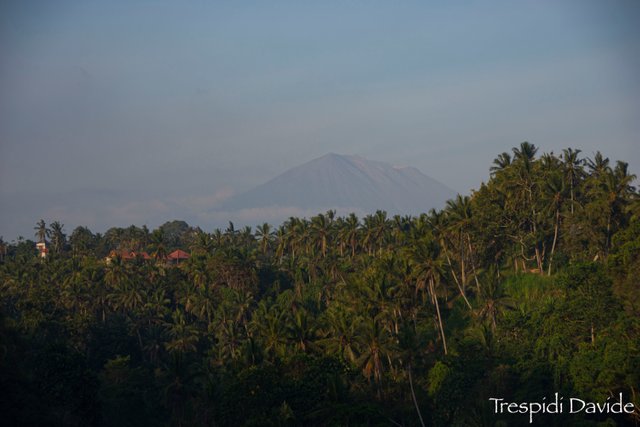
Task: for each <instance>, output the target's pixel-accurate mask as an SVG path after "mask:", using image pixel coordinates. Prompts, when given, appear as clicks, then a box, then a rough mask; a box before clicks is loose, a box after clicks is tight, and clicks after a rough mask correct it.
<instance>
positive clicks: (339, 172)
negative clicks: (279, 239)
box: [218, 153, 455, 214]
mask: <svg viewBox="0 0 640 427" xmlns="http://www.w3.org/2000/svg"><path fill="white" fill-rule="evenodd" d="M454 196H455V192H454V191H453V190H451V189H449V188H448V187H446V186H445V185H443V184H441V183H440V182H438V181H436V180H435V179H433V178H430V177H428V176H426V175H424V174H423V173H421V172H420V171H419V170H417V169H415V168H411V167H403V168H399V167H394V166H391V165H390V164H387V163H383V162H375V161H370V160H366V159H364V158H362V157H358V156H346V155H339V154H333V153H331V154H327V155H325V156H323V157H320V158H317V159H314V160H311V161H310V162H308V163H305V164H303V165H301V166H298V167H295V168H293V169H289V170H288V171H286V172H284V173H283V174H281V175H278V176H277V177H275V178H273V179H272V180H270V181H268V182H266V183H264V184H262V185H260V186H258V187H256V188H254V189H252V190H249V191H247V192H245V193H242V194H239V195H238V196H235V197H233V198H231V199H229V200H227V201H226V202H225V203H224V204H223V205H222V206H220V207H219V209H218V210H223V211H238V210H242V209H255V208H266V207H281V208H283V207H296V208H300V209H304V210H307V211H308V210H314V209H316V210H317V211H318V212H320V211H321V210H326V209H336V210H337V211H338V212H344V211H354V212H359V213H370V212H375V211H376V210H378V209H382V210H386V211H387V212H389V213H390V214H396V213H398V214H419V213H421V212H426V211H428V210H429V209H430V208H442V207H443V206H444V204H445V202H446V200H448V199H450V198H452V197H454Z"/></svg>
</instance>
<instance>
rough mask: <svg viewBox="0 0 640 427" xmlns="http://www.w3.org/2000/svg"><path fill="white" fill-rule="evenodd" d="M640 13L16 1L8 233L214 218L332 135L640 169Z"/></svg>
mask: <svg viewBox="0 0 640 427" xmlns="http://www.w3.org/2000/svg"><path fill="white" fill-rule="evenodd" d="M638 22H640V2H637V1H626V2H625V1H600V0H597V1H585V0H579V1H530V2H522V1H518V2H514V1H504V2H487V1H477V2H475V1H468V2H448V1H447V2H445V1H439V2H424V1H416V2H410V1H403V2H397V1H384V2H383V1H336V2H330V1H279V0H276V1H255V2H248V1H247V2H244V1H242V2H239V1H229V2H222V1H215V2H213V1H191V2H187V1H130V0H129V1H113V0H109V1H87V0H83V1H55V2H53V1H25V0H16V1H3V2H0V235H3V236H4V238H5V240H11V239H14V238H16V237H17V236H18V235H19V234H22V235H24V236H25V237H27V238H33V233H34V232H33V227H34V225H35V222H36V221H37V220H39V219H40V218H44V219H45V220H46V221H47V222H50V221H52V220H56V219H57V220H60V221H61V222H62V223H64V224H66V227H65V228H66V230H67V232H69V233H70V232H71V230H72V229H73V227H75V226H77V225H87V226H89V227H90V228H91V229H92V230H94V231H100V232H103V231H105V229H106V228H107V227H108V226H127V225H130V224H132V223H134V224H137V225H142V224H144V223H147V224H148V225H149V226H151V227H154V226H157V225H159V224H160V223H162V222H164V221H166V220H171V219H174V218H184V219H187V220H189V221H190V222H193V223H194V225H203V226H205V227H208V226H211V225H212V224H211V218H208V217H207V216H206V215H205V214H203V212H208V211H210V209H211V207H212V206H215V203H216V202H217V201H218V200H220V199H222V198H224V197H227V196H228V195H229V194H232V193H234V192H236V193H237V192H240V191H243V190H246V189H248V188H251V187H253V186H255V185H257V184H260V183H262V182H264V181H265V180H267V179H269V178H271V177H273V176H275V175H277V174H279V173H281V172H283V171H284V170H286V169H288V168H290V167H293V166H296V165H298V164H300V163H303V162H306V161H308V160H311V159H312V158H315V157H319V156H321V155H323V154H325V153H327V152H338V153H343V154H358V155H361V156H364V157H367V158H369V159H372V160H380V161H386V162H390V163H394V164H403V165H411V166H415V167H417V168H419V169H420V170H422V171H423V172H424V173H426V174H428V175H430V176H432V177H434V178H436V179H438V180H440V181H441V182H443V183H445V184H447V185H448V186H450V187H452V188H453V189H455V190H457V191H459V192H461V193H468V192H469V190H470V189H471V188H476V187H477V186H478V185H479V183H480V182H481V181H482V180H486V179H487V177H488V169H489V167H490V165H491V161H492V160H493V159H494V158H495V157H496V155H497V154H499V153H501V152H503V151H510V149H511V147H514V146H516V145H518V144H519V143H520V142H522V141H524V140H528V141H530V142H532V143H534V144H536V145H537V146H539V147H540V151H541V152H542V151H555V152H556V153H557V152H559V151H560V150H561V149H562V148H566V147H575V148H580V149H582V150H583V153H584V154H585V155H588V156H591V155H592V154H593V153H594V152H595V151H596V150H601V151H603V153H604V154H605V155H606V156H608V157H610V158H611V159H612V160H617V159H623V160H625V161H627V162H629V163H630V168H631V172H632V173H636V174H640V141H639V138H638V137H639V136H640V77H639V76H640V25H638ZM199 222H202V224H199Z"/></svg>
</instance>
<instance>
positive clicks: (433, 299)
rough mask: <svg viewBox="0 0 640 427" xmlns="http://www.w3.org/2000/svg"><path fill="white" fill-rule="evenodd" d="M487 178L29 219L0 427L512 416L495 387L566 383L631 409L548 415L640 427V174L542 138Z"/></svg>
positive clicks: (10, 262) (10, 323)
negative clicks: (151, 217)
mask: <svg viewBox="0 0 640 427" xmlns="http://www.w3.org/2000/svg"><path fill="white" fill-rule="evenodd" d="M490 171H491V172H490V178H489V179H488V181H487V182H486V183H482V184H480V185H479V187H478V188H477V189H476V190H474V191H472V192H471V194H470V195H468V196H464V195H458V196H457V197H456V198H455V199H453V200H450V201H449V202H447V205H446V207H445V208H444V209H442V210H439V211H436V210H432V211H430V212H425V213H423V214H421V215H419V216H398V215H396V216H390V215H388V214H387V213H386V212H384V211H377V212H375V213H372V214H370V215H366V216H364V217H362V218H358V217H357V216H356V215H354V214H351V215H348V216H344V217H342V216H337V215H336V213H335V212H334V211H328V212H325V213H319V214H317V215H315V216H313V217H311V218H293V217H292V218H290V219H288V220H287V221H285V222H284V223H283V224H282V225H280V226H278V227H274V226H272V225H269V224H262V225H259V226H257V227H255V229H252V228H250V227H244V228H239V229H236V228H235V226H234V225H233V224H232V223H229V226H228V227H227V228H226V229H224V230H221V229H216V230H213V231H212V232H208V231H205V230H201V229H200V228H198V227H194V226H190V225H188V224H187V223H185V222H183V221H171V222H167V223H165V224H164V225H162V226H160V227H158V228H157V229H155V230H149V229H148V228H147V227H146V226H142V227H138V226H135V225H132V226H130V227H128V228H117V227H114V228H111V229H109V230H107V231H106V232H105V233H104V234H100V233H94V232H92V231H91V230H89V229H88V228H86V227H77V228H75V229H74V230H73V231H71V232H70V233H69V235H67V234H66V232H65V229H64V225H63V224H62V223H61V222H60V221H54V222H52V223H50V224H46V223H45V221H42V220H41V221H40V222H38V223H36V222H35V221H36V220H37V218H36V219H34V225H35V228H34V235H33V236H32V238H30V239H25V238H22V237H20V238H18V239H17V240H15V241H12V242H6V241H4V240H0V396H1V397H0V413H1V414H2V415H1V416H2V420H3V421H2V424H3V425H7V426H163V425H166V426H305V425H316V426H407V427H408V426H518V425H531V424H529V418H528V416H525V415H522V414H508V413H495V411H494V407H493V404H492V403H491V401H490V400H489V399H490V398H504V399H505V401H509V402H540V401H542V399H543V398H546V399H547V400H549V399H551V398H552V397H553V396H554V394H555V393H559V394H560V395H562V396H565V398H569V397H576V398H580V399H583V400H585V401H592V402H605V401H606V399H607V398H613V397H617V396H619V395H620V394H621V395H622V396H623V398H624V399H625V401H626V402H632V403H633V404H634V407H635V410H634V411H633V413H630V414H629V413H623V414H612V413H604V414H587V413H584V412H581V413H576V414H569V413H566V412H565V413H561V414H538V415H536V416H535V417H534V419H533V425H544V426H615V425H620V426H624V425H636V426H637V425H640V197H639V193H638V191H637V190H636V188H635V187H634V186H633V183H634V180H635V175H633V174H631V173H630V171H629V170H628V164H627V163H625V162H623V161H615V163H614V161H610V160H609V159H608V158H607V157H605V156H604V155H603V154H601V153H600V152H598V153H595V154H594V155H593V156H592V157H583V156H582V155H581V151H580V150H578V149H565V150H563V151H562V153H560V154H557V155H556V154H554V153H544V154H539V153H538V148H537V147H536V146H534V145H533V144H531V143H528V142H523V143H522V144H520V145H519V146H517V147H515V148H513V149H512V150H511V151H510V152H504V153H502V154H500V155H498V156H497V158H496V159H495V160H494V162H493V164H492V165H491V169H490ZM62 220H64V219H62ZM30 237H31V236H30ZM38 242H46V245H47V247H48V252H47V253H46V257H42V256H40V254H39V252H38V251H37V249H36V243H38ZM175 249H181V250H183V251H185V252H187V253H189V254H190V257H189V258H188V259H186V260H179V261H176V262H169V261H167V255H168V254H169V253H170V252H172V251H174V250H175ZM132 252H133V253H134V254H138V255H137V256H127V257H124V256H122V254H131V253H132ZM143 253H145V254H148V256H146V257H145V256H142V254H143Z"/></svg>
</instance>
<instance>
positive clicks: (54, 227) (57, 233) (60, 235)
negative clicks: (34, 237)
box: [50, 221, 67, 254]
mask: <svg viewBox="0 0 640 427" xmlns="http://www.w3.org/2000/svg"><path fill="white" fill-rule="evenodd" d="M50 227H51V230H50V232H51V234H50V235H51V245H52V246H53V250H54V251H55V252H56V253H58V254H59V253H61V252H62V250H63V249H64V246H65V245H66V243H67V236H66V235H65V234H64V232H63V231H62V230H63V228H64V224H60V222H59V221H53V222H52V223H51V225H50Z"/></svg>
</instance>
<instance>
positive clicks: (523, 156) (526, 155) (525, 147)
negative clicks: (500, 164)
mask: <svg viewBox="0 0 640 427" xmlns="http://www.w3.org/2000/svg"><path fill="white" fill-rule="evenodd" d="M537 152H538V147H536V146H535V145H533V144H531V143H530V142H527V141H524V142H522V143H521V144H520V147H519V148H514V149H513V161H514V162H518V161H520V162H524V163H530V162H532V161H533V159H534V158H535V156H536V153H537Z"/></svg>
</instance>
